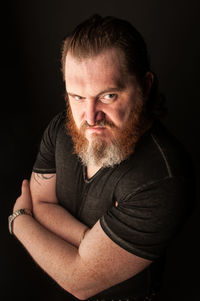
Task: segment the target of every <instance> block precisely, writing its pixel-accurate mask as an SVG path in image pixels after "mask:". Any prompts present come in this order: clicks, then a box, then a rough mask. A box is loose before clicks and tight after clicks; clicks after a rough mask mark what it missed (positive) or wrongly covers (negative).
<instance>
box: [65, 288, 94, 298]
mask: <svg viewBox="0 0 200 301" xmlns="http://www.w3.org/2000/svg"><path fill="white" fill-rule="evenodd" d="M63 288H64V290H65V291H67V292H68V293H70V294H71V295H73V296H74V297H75V298H77V299H78V300H87V299H88V298H89V297H91V294H90V295H89V294H88V293H87V292H86V291H83V290H81V289H78V288H77V287H76V288H71V289H69V288H65V287H63Z"/></svg>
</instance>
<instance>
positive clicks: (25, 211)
mask: <svg viewBox="0 0 200 301" xmlns="http://www.w3.org/2000/svg"><path fill="white" fill-rule="evenodd" d="M21 214H27V215H30V216H33V214H32V211H31V210H30V209H26V208H23V209H19V210H17V211H15V212H14V213H13V214H11V215H10V216H9V217H8V229H9V232H10V234H13V221H14V220H15V218H16V217H17V216H19V215H21Z"/></svg>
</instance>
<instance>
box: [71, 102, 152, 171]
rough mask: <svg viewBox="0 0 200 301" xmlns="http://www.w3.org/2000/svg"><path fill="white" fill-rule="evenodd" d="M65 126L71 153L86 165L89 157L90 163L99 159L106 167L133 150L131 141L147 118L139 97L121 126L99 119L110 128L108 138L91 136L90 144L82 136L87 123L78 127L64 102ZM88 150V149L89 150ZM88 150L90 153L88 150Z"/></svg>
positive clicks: (133, 141) (141, 131)
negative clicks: (124, 123)
mask: <svg viewBox="0 0 200 301" xmlns="http://www.w3.org/2000/svg"><path fill="white" fill-rule="evenodd" d="M67 107H68V108H67V122H66V130H67V133H68V134H70V135H71V137H72V140H73V143H74V153H75V154H77V155H78V156H79V157H80V158H81V160H82V162H83V164H84V165H88V164H89V163H90V162H89V161H90V159H91V160H92V163H95V162H96V163H99V164H100V165H101V166H104V167H109V166H113V165H115V164H119V163H120V162H122V161H123V160H125V159H127V158H128V157H129V156H130V155H131V154H132V153H134V150H135V145H136V143H137V141H138V140H139V138H140V136H141V135H142V134H143V133H144V132H145V130H146V128H147V126H148V124H149V123H148V122H147V119H146V118H144V114H143V101H142V99H141V101H138V104H137V105H135V107H134V112H132V113H131V116H130V117H129V120H128V121H127V124H126V125H125V127H124V128H123V129H119V128H117V127H116V126H115V125H114V124H113V123H111V122H109V121H107V120H103V121H100V124H99V123H98V122H97V124H96V125H102V126H104V127H107V128H109V130H110V131H111V132H112V137H113V138H112V139H111V141H110V142H106V141H105V139H103V138H102V137H99V136H97V137H96V138H94V139H93V142H92V147H91V145H89V142H88V140H87V138H86V137H85V129H86V128H87V127H89V125H88V124H87V122H85V123H84V124H83V125H82V126H81V129H80V130H79V129H78V128H77V126H76V124H75V122H74V119H73V116H72V112H71V108H70V106H69V105H68V106H67ZM91 150H92V151H91ZM89 152H91V153H89Z"/></svg>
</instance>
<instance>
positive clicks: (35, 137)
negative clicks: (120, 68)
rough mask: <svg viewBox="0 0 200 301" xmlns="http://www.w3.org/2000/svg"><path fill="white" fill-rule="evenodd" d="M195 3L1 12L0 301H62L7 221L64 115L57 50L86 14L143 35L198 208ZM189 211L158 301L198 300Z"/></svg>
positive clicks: (53, 4)
mask: <svg viewBox="0 0 200 301" xmlns="http://www.w3.org/2000/svg"><path fill="white" fill-rule="evenodd" d="M199 8H200V5H199V1H198V0H196V1H195V0H190V1H188V0H186V1H180V0H178V1H171V0H169V1H161V0H160V1H159V0H152V1H150V0H149V1H148V0H146V1H145V0H140V1H139V0H138V1H128V0H123V1H114V0H112V1H109V0H107V1H106V0H102V1H94V0H93V1H92V0H91V1H89V0H88V1H64V0H60V1H50V0H49V1H48V0H41V1H39V0H34V1H28V0H21V1H20V0H19V1H17V0H16V1H8V2H7V4H6V3H4V5H3V6H2V4H1V46H0V49H1V63H0V67H1V83H2V88H1V118H0V122H1V124H0V126H1V127H0V129H1V153H0V158H1V161H2V162H1V188H0V192H1V194H0V199H1V219H0V227H1V228H0V229H1V232H0V233H1V257H0V258H1V266H0V271H1V279H0V283H1V288H0V297H1V300H11V299H12V298H17V297H19V298H20V299H26V300H35V299H36V298H37V300H58V301H59V300H71V299H72V297H70V296H69V295H68V294H67V293H65V292H63V291H62V290H61V289H60V288H59V287H58V286H57V285H56V284H55V283H54V281H52V280H51V279H49V277H48V276H46V275H45V274H44V273H43V272H42V271H41V270H40V268H38V267H37V265H36V264H35V263H33V261H32V260H31V259H30V257H29V256H28V255H27V253H26V251H25V250H24V249H23V247H22V246H21V245H20V244H19V243H18V242H17V241H16V240H15V238H13V237H11V236H9V234H8V231H7V216H8V214H9V213H10V212H11V210H12V207H13V204H14V201H15V199H16V198H17V196H18V194H19V192H20V185H21V181H22V179H23V178H29V177H30V173H31V168H32V165H33V162H34V159H35V156H36V153H37V149H38V144H39V141H40V138H41V135H42V132H43V130H44V128H45V126H46V125H47V124H48V122H49V121H50V119H51V118H52V117H53V116H54V115H55V114H56V113H57V112H59V111H60V110H62V109H63V108H64V98H63V94H64V84H63V82H62V76H61V72H60V46H61V41H62V39H63V37H64V36H65V35H66V34H67V33H68V32H70V31H71V30H72V29H73V28H74V26H75V25H77V24H78V23H80V22H81V21H82V20H84V19H86V18H88V17H89V16H90V15H92V14H93V13H99V14H102V15H103V16H106V15H114V16H116V17H120V18H124V19H127V20H128V21H130V22H131V23H132V24H133V25H135V27H136V28H137V29H138V30H139V31H140V32H141V33H142V35H143V36H144V38H145V40H146V42H147V45H148V48H149V52H150V55H151V62H152V69H153V70H154V71H155V72H156V73H157V75H158V77H159V79H160V89H161V91H162V92H163V93H164V94H165V96H166V98H167V107H168V110H169V113H168V116H167V118H166V119H165V121H164V122H165V124H166V125H167V127H168V128H169V129H170V130H171V131H172V132H173V134H174V135H175V136H176V137H177V138H178V139H179V140H180V141H181V142H182V143H183V144H184V145H185V148H186V149H187V150H188V152H189V153H190V155H191V157H192V159H193V162H194V165H195V168H196V174H197V201H198V200H199V195H200V193H199V185H198V183H199V174H200V170H199V161H200V160H199V138H200V135H199V130H200V128H199V119H200V118H199V113H200V110H199V107H200V106H199V101H200V93H199V90H200V85H199V82H200V78H199V68H200V64H199V60H200V19H199ZM199 237H200V235H199V212H198V202H197V207H196V209H195V211H194V213H193V215H192V216H191V218H190V220H189V221H188V223H187V225H186V227H185V228H184V230H183V232H182V233H181V235H180V236H179V237H178V238H177V239H176V241H175V242H174V244H173V245H172V246H171V247H170V248H169V250H168V259H167V264H166V271H165V277H164V278H165V280H164V285H163V300H199V294H198V286H199V273H198V272H199Z"/></svg>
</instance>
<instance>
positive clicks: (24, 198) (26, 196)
mask: <svg viewBox="0 0 200 301" xmlns="http://www.w3.org/2000/svg"><path fill="white" fill-rule="evenodd" d="M25 208H26V209H30V210H31V211H32V209H33V204H32V198H31V191H30V186H29V182H28V180H24V181H23V182H22V187H21V195H20V196H19V197H18V198H17V200H16V202H15V205H14V208H13V212H15V211H17V210H19V209H25Z"/></svg>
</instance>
